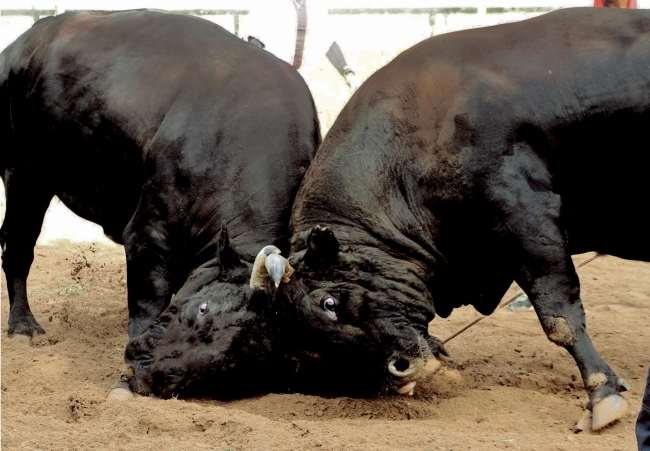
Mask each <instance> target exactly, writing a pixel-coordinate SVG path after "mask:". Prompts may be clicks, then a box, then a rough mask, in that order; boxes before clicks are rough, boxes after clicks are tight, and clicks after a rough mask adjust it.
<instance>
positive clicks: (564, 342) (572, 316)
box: [490, 144, 627, 430]
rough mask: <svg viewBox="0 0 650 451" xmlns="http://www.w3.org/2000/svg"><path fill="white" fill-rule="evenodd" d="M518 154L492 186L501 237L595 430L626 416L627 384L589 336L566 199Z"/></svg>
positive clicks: (525, 152) (542, 170) (535, 163)
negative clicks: (584, 395)
mask: <svg viewBox="0 0 650 451" xmlns="http://www.w3.org/2000/svg"><path fill="white" fill-rule="evenodd" d="M515 150H516V151H515V152H514V154H513V156H511V157H507V158H506V159H505V160H504V164H503V166H502V168H501V170H500V171H499V173H498V174H497V178H496V179H495V180H493V183H492V184H491V186H492V188H491V191H490V197H491V199H490V200H491V203H492V205H496V206H497V207H498V211H497V217H499V219H500V225H499V226H498V227H497V233H499V234H500V235H501V237H502V238H505V242H506V243H509V244H508V245H509V246H512V249H513V250H515V254H514V255H518V258H517V260H518V261H517V262H516V264H517V266H518V267H519V269H518V271H517V275H516V281H517V283H518V284H519V286H521V288H522V289H523V290H524V291H525V292H526V294H528V297H529V298H530V300H531V302H532V304H533V306H534V307H535V311H536V312H537V315H538V317H539V320H540V322H541V323H542V327H543V329H544V331H545V332H546V335H547V337H548V338H549V340H551V341H552V342H554V343H556V344H558V345H559V346H563V347H564V348H565V349H566V350H567V351H569V353H570V354H571V355H572V356H573V358H574V359H575V361H576V363H577V364H578V368H579V369H580V373H581V375H582V379H583V381H584V385H585V388H586V390H587V392H588V393H589V404H588V405H587V411H591V412H593V418H592V422H591V427H592V429H594V430H597V429H600V428H602V427H604V426H606V425H608V424H611V423H612V422H614V421H616V420H618V419H620V418H622V417H623V416H624V415H625V413H626V412H627V403H626V402H625V399H624V398H623V397H622V396H620V395H619V394H618V392H619V391H623V390H625V389H626V388H627V384H626V383H625V382H624V381H623V380H622V379H619V378H618V377H617V376H616V374H615V373H614V371H613V370H612V369H611V368H610V367H609V365H607V363H605V361H604V360H603V359H602V357H600V355H599V354H598V352H597V351H596V349H595V348H594V345H593V343H592V342H591V339H590V338H589V335H588V334H587V327H586V324H585V313H584V310H583V308H582V301H581V300H580V282H579V280H578V276H577V274H576V271H575V267H574V266H573V262H572V260H571V256H570V254H569V252H568V243H567V235H566V233H565V231H564V230H562V229H561V227H560V224H561V223H562V221H561V211H562V199H561V197H560V196H559V195H558V194H556V193H554V192H553V191H552V189H551V188H552V186H553V184H552V179H551V177H550V174H549V172H548V170H547V168H546V164H545V163H544V162H543V161H542V160H541V159H540V158H539V157H538V156H537V154H536V153H535V152H533V151H532V149H531V148H530V147H529V146H526V145H524V144H522V145H520V146H515ZM545 186H546V187H548V189H543V187H545ZM533 187H534V188H533Z"/></svg>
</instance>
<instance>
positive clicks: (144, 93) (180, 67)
mask: <svg viewBox="0 0 650 451" xmlns="http://www.w3.org/2000/svg"><path fill="white" fill-rule="evenodd" d="M0 137H1V139H2V143H3V144H2V150H1V151H0V174H1V175H2V178H3V180H4V183H5V189H6V195H7V213H6V217H5V221H4V223H3V225H2V229H1V233H0V239H1V242H2V247H3V250H4V252H3V269H4V271H5V274H6V277H7V283H8V289H9V295H10V305H11V308H10V314H9V334H23V335H28V336H31V335H33V334H34V333H43V330H42V328H41V327H40V326H39V325H38V323H37V322H36V320H35V319H34V317H33V315H32V313H31V311H30V309H29V305H28V303H27V296H26V279H27V275H28V273H29V268H30V265H31V263H32V260H33V255H34V254H33V247H34V243H35V242H36V239H37V237H38V234H39V232H40V228H41V224H42V219H43V215H44V213H45V210H46V208H47V206H48V204H49V202H50V199H51V198H52V197H53V196H54V195H56V196H58V197H59V198H60V199H61V200H62V201H63V202H64V203H65V205H67V206H68V207H69V208H70V209H71V210H72V211H74V212H75V213H77V214H78V215H79V216H81V217H83V218H86V219H88V220H90V221H93V222H95V223H97V224H99V225H101V226H102V227H103V228H104V231H105V232H106V234H107V235H109V236H110V237H112V239H113V240H115V241H116V242H118V243H121V244H124V247H125V251H126V257H127V276H128V277H127V281H128V305H129V328H128V333H129V337H131V338H132V339H135V338H136V337H138V336H140V335H141V334H142V333H143V332H145V331H147V330H148V328H149V327H150V326H152V324H153V323H154V321H156V318H158V316H159V315H160V314H161V313H162V312H163V311H164V310H165V308H166V307H167V306H168V304H169V302H170V299H171V297H172V294H174V293H176V295H175V298H174V303H173V304H172V307H174V308H176V310H173V309H170V310H167V311H166V312H165V313H164V314H163V315H162V316H161V317H160V318H159V319H158V320H157V322H156V326H155V327H153V329H155V333H154V331H153V330H152V331H149V332H147V333H148V335H147V334H145V335H144V336H143V337H144V338H143V337H140V338H138V340H139V341H137V342H135V343H134V342H132V344H131V345H130V351H127V357H128V358H129V359H131V360H132V361H137V360H143V359H144V358H145V357H146V354H148V353H149V354H155V353H161V355H162V356H168V355H172V354H173V355H176V356H178V355H179V353H181V354H183V357H182V358H181V359H180V360H179V361H181V362H182V364H176V363H174V362H172V361H170V360H169V359H168V360H167V361H166V362H164V363H163V365H167V369H170V368H176V367H177V366H178V365H182V366H183V365H184V367H185V371H186V373H191V372H192V371H193V370H196V368H197V367H199V366H200V365H203V364H206V365H207V363H206V359H212V360H210V365H212V367H214V368H216V367H218V365H225V366H224V368H226V369H228V368H231V367H232V366H233V365H235V363H236V360H237V357H242V366H246V365H249V364H251V365H252V363H251V362H253V361H255V358H256V357H260V356H262V355H263V354H264V353H263V352H261V351H259V350H260V349H264V352H269V347H270V344H269V343H270V342H269V341H268V340H266V339H265V336H264V334H263V333H261V332H259V331H260V329H261V328H262V327H263V325H264V324H265V321H264V319H263V318H261V319H260V320H259V321H258V322H257V323H256V325H255V326H251V329H250V330H248V331H246V332H245V333H244V332H242V330H244V329H245V328H246V327H248V326H250V325H251V324H253V323H255V317H256V315H257V313H258V310H256V309H257V307H255V308H253V304H255V303H256V302H257V303H258V304H260V305H262V304H264V303H263V302H262V301H261V300H259V299H258V298H259V296H258V295H256V296H253V295H252V293H251V290H250V288H249V287H248V278H249V277H250V269H251V263H252V262H253V260H254V257H255V255H256V254H257V252H258V251H259V250H260V249H261V248H262V247H263V246H265V245H269V244H274V245H276V246H278V247H279V248H280V249H282V250H284V251H288V248H289V243H288V226H287V224H288V220H289V213H290V206H291V203H292V201H293V199H294V197H295V193H296V191H297V188H298V184H299V182H300V180H301V179H302V177H303V175H304V173H305V171H306V169H307V167H308V165H309V163H310V161H311V159H312V157H313V155H314V153H315V150H316V147H317V146H318V144H319V142H320V132H319V126H318V119H317V116H316V112H315V108H314V104H313V100H312V98H311V94H310V92H309V90H308V88H307V86H306V84H305V83H304V81H303V80H302V78H301V77H300V75H299V74H298V73H297V72H296V71H295V70H294V69H293V68H292V67H291V66H290V65H288V64H286V63H284V62H282V61H281V60H279V59H277V58H276V57H274V56H273V55H271V54H270V53H268V52H266V51H264V50H261V49H259V48H257V47H254V46H252V45H250V44H248V43H246V42H244V41H242V40H241V39H239V38H237V37H236V36H234V35H232V34H230V33H228V32H227V31H225V30H224V29H222V28H221V27H219V26H217V25H215V24H213V23H211V22H209V21H206V20H203V19H199V18H195V17H189V16H180V15H174V14H168V13H164V12H160V11H145V10H141V11H125V12H116V13H99V12H98V13H84V14H79V13H66V14H62V15H60V16H56V17H51V18H47V19H43V20H40V21H38V22H37V23H36V24H35V25H34V26H33V27H32V28H31V29H30V30H29V31H27V32H26V33H25V34H23V35H22V36H21V37H19V38H18V39H17V40H16V41H15V42H14V43H13V44H12V45H10V46H9V47H8V48H7V49H6V50H4V51H3V52H2V54H1V55H0ZM222 222H224V224H226V223H227V230H226V227H222ZM220 231H221V232H220ZM262 295H263V293H262ZM198 299H207V300H209V303H210V309H209V314H210V315H211V316H212V319H211V320H210V321H211V327H212V328H211V329H210V332H209V334H212V335H210V336H209V337H206V336H205V334H206V333H207V332H205V329H201V331H200V333H199V336H200V340H202V341H201V342H202V343H205V344H206V347H205V348H200V349H199V348H197V349H194V350H193V351H191V350H190V349H189V348H188V349H186V348H183V346H185V345H184V344H183V343H181V342H183V340H182V339H178V340H176V342H178V346H179V347H178V348H175V346H176V343H172V341H173V340H170V338H169V336H166V335H165V333H164V330H163V329H164V326H165V325H166V324H167V325H168V324H171V323H172V322H174V321H178V318H179V315H181V314H183V315H184V314H185V313H184V310H183V309H184V308H185V307H183V306H185V305H192V306H194V304H196V302H198ZM255 299H257V300H255ZM254 300H255V301H254ZM258 301H259V302H258ZM255 305H257V304H255ZM249 307H250V309H249ZM260 308H261V307H260ZM183 318H185V317H183ZM161 327H162V328H163V329H161ZM192 327H193V328H194V329H193V330H197V327H198V326H197V324H196V323H195V324H194V325H192V326H191V327H190V328H192ZM161 330H163V332H161ZM175 333H177V331H170V332H169V334H175ZM184 333H185V332H181V334H184ZM187 333H189V332H187ZM170 336H171V335H170ZM183 338H184V339H186V340H190V339H191V338H190V337H188V336H184V335H183ZM161 343H162V344H161ZM165 343H166V344H165ZM159 344H160V346H161V347H162V348H164V349H162V350H161V349H155V348H157V347H158V345H159ZM248 347H250V348H251V349H252V348H254V349H255V350H254V351H251V350H250V349H248ZM136 350H137V351H138V352H136ZM192 352H193V353H192ZM246 357H250V359H249V360H248V361H247V360H246ZM220 359H221V360H220ZM224 359H225V360H224ZM228 359H230V360H228ZM220 362H221V363H220ZM140 363H142V362H140ZM148 363H151V362H148ZM134 366H136V367H137V368H139V370H140V373H139V374H138V376H139V377H141V378H143V380H145V379H147V378H148V377H150V375H149V374H147V370H146V368H145V367H146V365H141V364H137V365H136V364H135V363H134ZM187 367H192V368H191V369H188V368H187ZM158 369H160V368H158ZM170 371H171V370H170ZM174 371H176V372H178V371H180V370H174ZM163 373H164V371H163ZM172 373H173V371H172ZM170 374H171V373H170ZM157 377H158V376H157ZM166 377H167V376H163V377H162V379H160V378H159V380H157V384H158V385H159V386H157V387H153V386H148V387H146V388H147V389H149V390H152V391H171V390H173V389H175V387H176V385H178V384H177V382H178V377H176V379H174V381H172V380H171V379H173V378H172V377H171V375H169V378H170V380H167V379H166ZM188 377H189V376H188ZM192 377H194V376H192Z"/></svg>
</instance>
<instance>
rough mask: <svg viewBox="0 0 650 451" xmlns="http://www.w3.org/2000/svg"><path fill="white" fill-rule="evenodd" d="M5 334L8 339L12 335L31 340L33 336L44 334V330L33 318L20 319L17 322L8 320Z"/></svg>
mask: <svg viewBox="0 0 650 451" xmlns="http://www.w3.org/2000/svg"><path fill="white" fill-rule="evenodd" d="M7 333H8V335H9V336H10V337H11V336H14V335H23V336H26V337H29V338H32V337H33V336H34V335H42V334H45V330H44V329H43V328H42V327H41V325H40V324H38V322H37V321H36V320H35V319H34V317H33V316H28V317H25V318H20V319H19V320H17V321H12V320H9V328H8V330H7Z"/></svg>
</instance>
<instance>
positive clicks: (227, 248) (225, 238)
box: [217, 221, 241, 266]
mask: <svg viewBox="0 0 650 451" xmlns="http://www.w3.org/2000/svg"><path fill="white" fill-rule="evenodd" d="M217 254H218V257H219V263H221V264H222V265H224V266H233V265H238V264H240V263H241V260H239V255H237V251H235V248H234V247H233V246H232V243H231V242H230V235H229V234H228V227H227V226H226V221H222V222H221V230H219V244H218V245H217Z"/></svg>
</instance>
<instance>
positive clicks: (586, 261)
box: [442, 253, 602, 344]
mask: <svg viewBox="0 0 650 451" xmlns="http://www.w3.org/2000/svg"><path fill="white" fill-rule="evenodd" d="M601 255H602V254H598V253H596V254H594V255H592V256H591V257H589V258H587V259H585V260H583V261H582V262H580V264H579V265H578V266H577V267H576V268H581V267H583V266H585V265H586V264H589V263H591V262H592V261H594V260H596V259H597V258H598V257H600V256H601ZM522 294H525V293H524V291H523V290H522V289H521V288H520V289H519V290H517V292H516V293H515V294H513V295H512V297H510V298H508V300H506V301H504V302H502V303H500V304H499V305H498V306H497V308H496V309H495V310H497V309H500V308H503V307H505V306H507V305H509V304H511V303H512V302H514V300H515V299H517V298H518V297H519V296H521V295H522ZM485 318H487V316H479V317H476V318H474V319H473V320H471V321H470V322H469V323H467V324H465V325H464V326H463V327H461V328H460V329H458V330H457V331H456V332H454V333H453V334H451V335H450V336H448V337H447V338H445V339H444V340H443V341H442V344H447V342H449V341H450V340H451V339H453V338H456V337H457V336H459V335H460V334H462V333H463V332H465V331H466V330H467V329H469V328H470V327H472V326H473V325H474V324H476V323H478V322H479V321H481V320H483V319H485Z"/></svg>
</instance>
